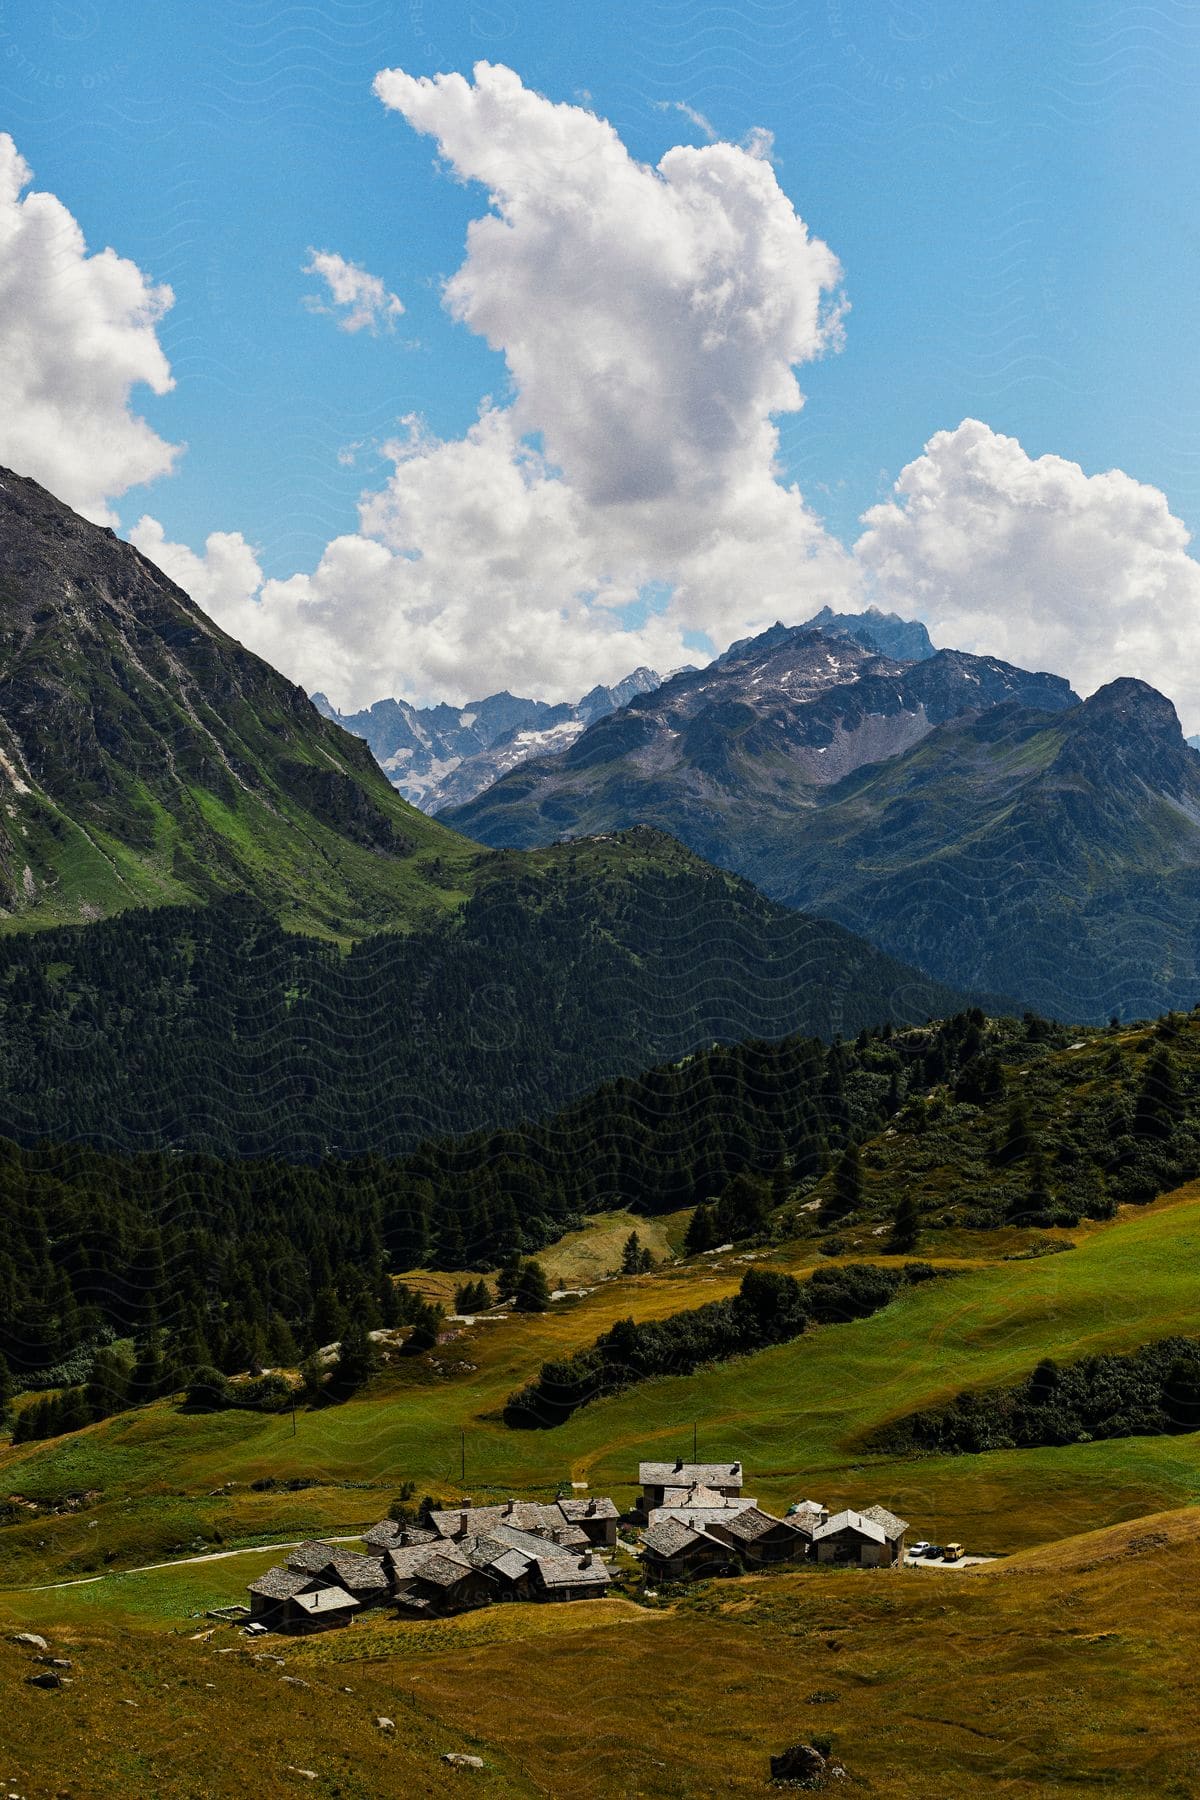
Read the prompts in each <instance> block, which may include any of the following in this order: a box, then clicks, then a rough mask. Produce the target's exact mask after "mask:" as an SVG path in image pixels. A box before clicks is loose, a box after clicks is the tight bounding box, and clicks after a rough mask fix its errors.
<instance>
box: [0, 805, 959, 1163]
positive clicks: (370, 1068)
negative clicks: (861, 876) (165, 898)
mask: <svg viewBox="0 0 1200 1800" xmlns="http://www.w3.org/2000/svg"><path fill="white" fill-rule="evenodd" d="M963 1004H964V997H963V996H962V995H960V994H958V993H956V992H955V991H953V990H951V989H948V988H946V987H944V986H942V985H940V984H939V983H937V982H932V981H930V980H928V978H926V977H924V976H921V975H918V974H916V973H915V972H914V971H913V970H911V969H908V968H905V967H903V966H902V965H900V964H899V963H897V962H895V961H893V960H892V959H891V958H890V957H886V956H883V955H881V954H880V953H879V952H878V951H876V950H874V949H873V948H872V947H871V946H870V945H869V944H865V943H863V942H862V941H861V940H860V939H857V938H855V937H853V936H851V934H850V933H848V932H846V931H844V930H843V929H842V927H841V926H838V925H834V924H831V923H829V922H828V921H826V920H818V919H809V918H806V917H804V916H803V915H800V914H797V913H794V912H790V911H788V910H787V909H786V908H783V907H780V906H776V905H774V904H773V903H772V902H770V901H768V900H765V899H764V898H763V897H762V895H761V894H758V893H756V892H755V890H754V889H753V888H751V887H749V886H748V885H747V884H746V883H745V882H742V881H739V880H738V879H736V878H735V877H733V876H729V875H725V874H722V873H721V872H720V871H719V870H716V869H712V868H710V867H708V866H707V865H706V864H704V863H701V862H699V861H698V859H697V858H696V857H694V856H693V855H691V854H690V853H689V852H688V851H686V850H683V849H682V848H681V847H680V846H679V845H678V844H675V843H673V842H671V841H670V840H669V839H665V838H663V837H661V836H660V835H659V834H658V833H656V832H652V831H644V830H639V831H633V832H630V833H628V834H627V835H626V836H625V837H623V838H617V839H612V838H607V839H601V840H598V841H589V842H585V843H580V844H570V845H562V846H556V847H554V848H552V849H549V850H545V851H539V852H537V853H535V854H532V855H523V856H492V857H489V858H487V859H485V860H484V861H482V862H481V866H480V869H479V872H478V876H477V880H476V887H475V892H474V894H473V895H472V897H471V898H470V900H469V901H468V902H467V903H466V904H465V905H464V906H463V907H462V909H461V910H460V911H459V912H458V913H457V914H455V915H454V916H453V918H451V919H448V920H445V921H443V922H441V923H439V924H436V925H434V926H432V927H429V928H425V929H415V930H413V931H411V932H410V933H408V934H407V935H406V936H399V935H397V934H395V933H390V932H384V933H379V934H377V935H375V936H373V937H369V938H368V939H366V941H365V942H363V943H360V944H357V945H355V946H354V947H353V948H352V949H351V950H350V951H349V952H348V953H347V954H344V955H343V954H341V953H340V952H339V951H338V950H337V949H336V948H334V947H333V946H330V945H328V944H321V943H317V942H314V941H313V940H312V939H311V938H305V937H301V936H299V935H297V934H296V933H294V932H288V931H283V930H281V929H280V928H279V926H278V924H277V923H276V921H275V920H273V919H272V918H271V917H270V916H269V915H268V914H267V913H265V912H264V910H263V909H262V908H261V907H260V906H258V905H256V904H253V903H248V902H246V901H240V900H224V901H220V902H217V903H215V904H213V905H210V906H207V907H203V908H194V907H184V908H159V909H157V910H155V911H150V912H130V913H127V914H125V915H124V916H122V917H120V918H116V919H111V920H106V921H103V922H101V923H98V924H93V925H88V926H86V927H78V926H76V927H73V928H70V929H58V930H49V931H39V932H33V933H24V934H12V935H10V936H9V937H8V938H6V939H0V1135H2V1136H8V1137H11V1138H14V1139H17V1140H19V1141H21V1142H26V1143H29V1142H35V1141H37V1140H38V1139H41V1138H44V1137H48V1136H53V1137H58V1138H82V1139H87V1140H89V1141H91V1142H94V1143H100V1144H104V1145H107V1146H112V1147H114V1148H118V1149H126V1150H128V1149H151V1148H189V1149H198V1150H208V1151H212V1152H215V1153H217V1154H221V1155H239V1156H274V1157H280V1158H283V1159H285V1160H288V1159H290V1160H309V1159H313V1158H317V1157H320V1156H323V1155H335V1156H349V1155H355V1154H358V1153H360V1152H365V1151H372V1152H375V1153H377V1154H380V1155H394V1154H398V1153H399V1152H401V1151H403V1150H405V1149H407V1148H409V1147H410V1146H411V1145H413V1144H415V1143H416V1142H418V1141H419V1140H420V1139H421V1138H428V1137H435V1136H438V1135H441V1134H444V1133H449V1132H458V1131H464V1130H470V1129H472V1128H475V1127H478V1126H493V1125H498V1124H511V1123H513V1122H514V1121H516V1120H519V1119H522V1118H536V1117H539V1116H541V1115H543V1114H545V1113H546V1112H547V1111H549V1110H551V1109H552V1108H553V1107H556V1106H559V1105H561V1104H563V1103H564V1102H566V1101H568V1100H570V1099H573V1098H574V1097H575V1096H576V1095H578V1094H580V1093H583V1092H585V1091H586V1090H587V1089H589V1088H590V1087H593V1086H595V1085H596V1084H597V1083H598V1082H600V1081H604V1080H606V1079H608V1078H610V1077H612V1076H616V1075H621V1074H629V1073H632V1072H634V1071H637V1070H641V1069H644V1068H646V1067H647V1066H648V1065H649V1064H651V1063H654V1062H659V1061H665V1060H673V1059H674V1058H676V1057H679V1056H682V1055H685V1054H687V1053H688V1052H690V1051H692V1050H695V1049H696V1048H698V1047H700V1046H703V1045H707V1044H711V1043H712V1042H714V1041H718V1040H719V1041H726V1042H729V1041H735V1040H738V1039H741V1038H745V1037H765V1038H778V1037H783V1036H786V1035H787V1034H789V1033H791V1032H794V1031H803V1032H806V1033H811V1034H816V1035H819V1036H821V1037H824V1038H831V1037H833V1036H835V1035H836V1034H837V1033H845V1034H853V1033H856V1032H857V1031H859V1030H860V1029H861V1027H862V1026H864V1025H866V1024H868V1023H872V1022H875V1021H877V1020H880V1019H888V1018H890V1019H893V1020H895V1021H896V1022H897V1023H905V1022H914V1021H923V1020H925V1019H926V1018H928V1017H929V1016H930V1015H931V1014H942V1013H948V1012H956V1011H958V1010H959V1009H960V1007H961V1006H962V1005H963Z"/></svg>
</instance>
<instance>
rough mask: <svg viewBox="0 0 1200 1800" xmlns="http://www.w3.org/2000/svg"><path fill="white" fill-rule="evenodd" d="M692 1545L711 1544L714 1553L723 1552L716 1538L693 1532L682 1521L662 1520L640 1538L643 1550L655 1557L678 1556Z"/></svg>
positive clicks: (705, 1533) (723, 1546)
mask: <svg viewBox="0 0 1200 1800" xmlns="http://www.w3.org/2000/svg"><path fill="white" fill-rule="evenodd" d="M693 1544H711V1545H712V1547H713V1550H714V1552H722V1553H723V1552H724V1550H725V1545H724V1544H719V1543H718V1542H717V1540H716V1538H710V1537H709V1535H708V1533H707V1532H706V1531H693V1530H692V1528H691V1526H690V1525H685V1524H684V1522H683V1520H682V1519H674V1518H672V1519H663V1520H661V1521H660V1522H659V1523H658V1524H657V1525H652V1526H651V1527H650V1529H649V1531H647V1532H645V1533H644V1534H643V1536H642V1548H643V1550H649V1551H651V1552H652V1554H653V1555H655V1556H662V1557H668V1558H669V1557H672V1556H678V1555H679V1553H680V1551H681V1550H689V1549H691V1547H692V1545H693Z"/></svg>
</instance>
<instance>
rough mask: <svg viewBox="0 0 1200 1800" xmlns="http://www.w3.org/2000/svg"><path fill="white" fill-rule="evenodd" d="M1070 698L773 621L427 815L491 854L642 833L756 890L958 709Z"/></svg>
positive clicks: (946, 655) (950, 656) (1005, 672)
mask: <svg viewBox="0 0 1200 1800" xmlns="http://www.w3.org/2000/svg"><path fill="white" fill-rule="evenodd" d="M1074 698H1075V696H1074V695H1073V694H1072V692H1071V689H1070V688H1069V686H1068V685H1067V683H1066V682H1065V681H1062V680H1061V679H1060V678H1059V677H1057V676H1053V675H1032V674H1028V673H1026V672H1025V671H1024V670H1022V669H1015V668H1013V667H1012V666H1011V665H1010V664H1008V663H1003V662H999V661H998V660H997V659H996V658H994V657H980V656H966V655H964V654H962V653H961V652H958V651H953V650H941V651H938V652H936V653H935V654H934V655H932V656H930V657H928V658H925V659H924V660H922V661H919V662H909V663H901V662H895V661H893V660H891V659H890V658H888V657H885V656H881V655H879V654H878V653H877V652H875V651H873V650H871V649H869V648H867V647H865V646H864V645H863V644H861V643H859V642H858V641H857V640H856V639H854V638H852V637H850V636H849V635H845V634H841V633H838V634H830V633H826V632H824V631H820V630H813V629H810V628H808V627H805V626H794V627H788V626H783V625H775V626H773V627H772V628H771V630H770V631H768V632H764V633H763V635H762V636H761V637H759V638H755V639H752V640H750V641H749V642H747V643H745V644H735V645H734V646H733V648H732V649H731V650H729V651H727V652H726V654H725V656H723V657H722V658H720V659H719V660H718V661H717V662H716V663H714V664H712V665H710V666H709V667H708V668H706V669H700V670H696V671H689V672H686V673H683V674H680V675H677V676H676V677H674V679H673V680H671V681H668V682H666V683H664V685H663V686H662V687H661V688H658V689H657V690H656V691H655V692H654V693H653V694H648V695H645V696H642V697H641V698H639V699H637V700H634V701H632V702H631V703H630V704H629V705H628V706H626V707H624V708H623V709H622V710H621V711H620V712H617V713H613V714H611V715H610V716H609V717H608V718H606V719H602V720H601V721H600V722H599V723H598V724H596V725H593V726H592V727H591V729H590V730H589V731H586V732H585V733H584V734H583V736H582V737H581V738H580V739H579V740H578V742H577V743H575V744H574V745H572V746H571V748H570V749H569V750H567V751H566V752H564V753H563V754H562V755H560V756H557V757H554V758H539V759H537V760H535V761H533V762H529V763H526V764H525V765H524V766H523V767H522V768H520V769H517V770H514V771H513V773H512V774H510V775H508V776H506V777H505V778H504V779H503V780H502V781H499V782H497V783H496V785H495V786H494V787H493V788H490V789H489V790H488V791H487V792H486V793H485V794H482V795H480V796H479V798H478V799H477V800H475V801H474V802H472V803H470V804H469V805H467V806H462V807H454V808H449V809H447V810H446V811H445V812H444V813H443V814H441V815H439V816H441V817H443V818H444V819H445V821H446V823H448V824H453V825H454V826H455V828H456V829H458V830H461V831H464V832H466V833H467V834H468V835H469V836H472V837H475V838H478V839H479V840H480V842H482V843H487V844H493V845H529V844H537V843H548V842H552V841H553V840H554V839H555V838H557V837H560V836H563V835H577V834H579V833H582V832H589V831H603V830H611V829H613V828H620V827H621V826H623V825H627V824H631V823H634V822H645V823H650V824H654V825H657V826H659V827H660V828H661V829H663V830H665V831H670V832H673V833H674V834H675V835H676V836H678V837H679V838H681V839H682V840H683V842H685V843H686V844H688V845H690V846H691V848H692V849H694V850H696V851H697V852H699V854H700V855H702V856H707V857H709V858H711V859H712V860H713V861H715V862H719V863H721V864H722V865H723V866H725V867H728V868H732V869H736V870H737V871H738V872H739V873H741V874H745V875H748V876H749V877H750V878H751V879H752V880H755V879H758V872H759V870H760V868H761V867H762V865H763V862H764V859H765V858H767V857H768V856H769V855H770V854H771V852H772V851H773V850H774V849H775V848H776V847H777V846H778V844H779V842H780V841H781V840H782V841H788V840H790V839H791V838H792V837H793V836H794V834H795V833H796V831H797V829H798V827H799V823H800V817H801V816H802V815H803V814H805V813H807V812H809V811H811V810H812V809H813V808H815V807H816V806H818V805H819V804H820V802H821V798H822V794H823V791H824V790H825V789H826V788H828V787H830V786H831V785H833V784H834V783H836V782H837V781H839V780H841V779H842V778H843V777H845V776H847V775H849V774H851V773H852V772H853V771H854V770H855V769H857V768H859V767H861V766H862V765H863V764H866V763H876V762H880V761H882V760H884V759H886V758H888V757H892V756H896V755H899V754H900V753H901V752H903V751H905V750H907V749H909V748H910V747H911V746H912V745H913V744H914V743H918V742H919V741H920V740H921V739H922V738H924V737H925V736H927V735H928V733H929V732H930V731H932V730H933V729H934V728H935V726H936V725H938V724H941V723H943V722H944V721H945V720H947V719H952V718H954V717H956V716H958V715H959V714H962V713H965V712H975V711H978V710H980V709H981V708H983V707H989V706H996V705H1000V704H1002V703H1004V702H1007V701H1013V700H1016V701H1019V702H1021V703H1022V704H1024V705H1027V706H1036V707H1040V708H1044V709H1045V710H1046V711H1048V712H1050V711H1057V710H1060V709H1061V708H1063V707H1065V706H1068V705H1070V704H1071V702H1072V701H1073V700H1074Z"/></svg>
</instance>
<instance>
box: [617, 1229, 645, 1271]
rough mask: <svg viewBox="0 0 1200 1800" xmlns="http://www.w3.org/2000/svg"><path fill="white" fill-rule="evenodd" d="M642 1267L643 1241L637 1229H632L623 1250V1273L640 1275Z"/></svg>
mask: <svg viewBox="0 0 1200 1800" xmlns="http://www.w3.org/2000/svg"><path fill="white" fill-rule="evenodd" d="M641 1268H642V1242H641V1239H640V1238H639V1237H638V1234H637V1232H636V1231H631V1232H630V1234H629V1236H628V1237H627V1238H626V1239H625V1248H624V1250H622V1252H621V1273H622V1275H639V1274H640V1273H641Z"/></svg>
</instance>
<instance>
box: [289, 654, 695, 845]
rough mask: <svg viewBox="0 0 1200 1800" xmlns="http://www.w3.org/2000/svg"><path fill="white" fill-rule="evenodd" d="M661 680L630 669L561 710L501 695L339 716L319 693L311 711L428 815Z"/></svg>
mask: <svg viewBox="0 0 1200 1800" xmlns="http://www.w3.org/2000/svg"><path fill="white" fill-rule="evenodd" d="M660 680H661V677H660V676H658V675H656V674H655V672H654V670H653V669H644V668H642V669H635V670H634V671H633V673H632V675H627V676H626V677H625V679H624V680H623V681H619V682H618V683H617V684H616V686H615V687H594V688H592V689H591V691H590V692H589V693H587V694H585V695H584V696H583V699H582V700H578V701H575V702H563V703H562V704H561V705H551V704H549V703H548V702H547V701H545V700H523V699H519V698H518V697H517V696H516V695H514V694H510V693H508V691H507V690H505V691H504V692H503V693H499V694H490V695H489V696H488V698H487V699H486V700H470V701H468V702H467V704H466V706H447V705H446V704H444V703H443V704H441V705H438V706H425V707H415V706H410V705H409V704H408V702H407V701H405V700H377V701H376V702H375V704H374V705H373V706H368V707H366V708H365V709H364V710H363V711H362V712H356V713H339V712H338V711H337V710H336V709H335V708H334V707H332V706H331V705H330V703H329V701H328V700H327V699H326V697H325V695H324V694H314V695H313V705H314V706H315V707H317V709H318V711H320V712H322V713H324V715H325V717H326V718H329V719H335V720H336V721H337V723H338V724H339V725H341V726H343V727H344V729H345V730H347V731H350V732H353V733H354V735H355V736H356V737H362V738H365V739H366V740H367V743H368V744H369V745H370V746H371V749H372V751H373V753H374V755H375V758H376V760H377V761H378V762H379V764H380V765H381V767H382V768H383V771H384V773H385V774H386V775H387V777H388V779H389V780H390V781H391V782H392V783H393V785H394V786H395V787H396V788H397V789H398V790H399V792H400V793H402V794H403V795H404V798H405V799H406V800H408V801H411V803H412V804H413V805H414V806H419V807H420V808H421V810H422V812H427V813H434V812H437V811H438V810H439V809H440V808H441V807H443V806H459V805H462V804H463V803H464V802H466V801H468V800H473V799H474V798H475V795H476V794H480V793H482V792H483V790H484V788H486V787H490V786H491V784H492V782H493V781H498V780H499V779H500V777H501V775H505V774H507V773H508V771H509V769H512V768H515V767H516V766H517V764H518V763H522V762H525V761H527V759H528V758H529V757H531V756H537V755H544V754H546V753H547V752H553V751H555V750H565V749H566V747H567V745H568V744H571V743H573V742H574V741H575V739H576V738H577V737H578V736H579V735H580V733H581V732H583V731H586V729H587V727H588V726H589V725H594V724H595V722H596V720H597V719H602V718H603V717H604V715H605V714H606V713H610V712H615V711H616V709H617V707H619V706H624V705H625V704H626V702H627V701H629V700H632V699H633V697H634V696H635V694H645V693H649V692H650V691H651V690H652V689H653V688H656V687H658V685H659V682H660Z"/></svg>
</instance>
